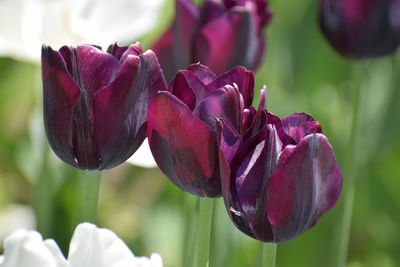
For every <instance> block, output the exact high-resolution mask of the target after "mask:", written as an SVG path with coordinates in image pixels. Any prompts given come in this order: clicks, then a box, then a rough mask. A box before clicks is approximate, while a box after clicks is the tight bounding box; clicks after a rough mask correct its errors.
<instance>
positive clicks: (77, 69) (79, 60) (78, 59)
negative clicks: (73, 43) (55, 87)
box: [60, 45, 120, 103]
mask: <svg viewBox="0 0 400 267" xmlns="http://www.w3.org/2000/svg"><path fill="white" fill-rule="evenodd" d="M60 53H61V55H62V56H63V57H64V60H65V62H66V64H67V68H68V71H69V73H70V74H71V76H72V77H73V79H74V80H75V82H76V83H77V85H78V86H79V88H80V89H81V90H82V92H83V95H82V97H84V98H86V99H87V101H90V100H91V97H92V96H93V95H94V94H95V93H96V92H97V91H98V90H100V89H101V88H103V87H105V86H107V85H109V84H110V83H111V81H113V80H114V79H115V77H116V75H117V73H118V71H119V68H120V64H119V61H118V60H117V59H116V58H115V57H114V56H113V55H111V54H109V53H107V52H103V51H101V50H100V49H98V48H97V47H94V46H90V45H79V46H77V47H68V46H63V47H61V49H60ZM89 103H90V102H89Z"/></svg>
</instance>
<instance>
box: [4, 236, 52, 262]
mask: <svg viewBox="0 0 400 267" xmlns="http://www.w3.org/2000/svg"><path fill="white" fill-rule="evenodd" d="M0 266H1V267H59V266H57V264H56V261H55V260H54V257H53V255H52V253H51V252H50V251H49V249H48V248H47V247H46V246H45V245H44V242H43V239H42V237H41V236H40V234H39V233H38V232H35V231H27V230H19V231H17V232H15V233H14V234H12V235H11V236H9V237H8V238H6V240H5V241H4V260H3V262H2V263H1V265H0Z"/></svg>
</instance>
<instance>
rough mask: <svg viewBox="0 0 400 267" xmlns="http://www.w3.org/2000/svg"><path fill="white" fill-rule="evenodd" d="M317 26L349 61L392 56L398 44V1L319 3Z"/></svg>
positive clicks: (328, 1)
mask: <svg viewBox="0 0 400 267" xmlns="http://www.w3.org/2000/svg"><path fill="white" fill-rule="evenodd" d="M319 20H320V26H321V29H322V31H323V33H324V34H325V36H326V38H327V39H328V40H329V42H330V43H331V45H332V46H333V47H334V48H335V49H336V50H337V51H338V52H339V53H341V54H342V55H344V56H346V57H349V58H358V59H361V58H371V57H378V56H385V55H388V54H390V53H393V52H394V51H395V50H396V49H397V47H398V46H399V45H400V0H320V7H319Z"/></svg>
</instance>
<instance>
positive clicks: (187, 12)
mask: <svg viewBox="0 0 400 267" xmlns="http://www.w3.org/2000/svg"><path fill="white" fill-rule="evenodd" d="M198 13H199V11H198V8H197V6H196V5H195V4H194V3H193V2H192V1H191V0H176V6H175V20H174V22H173V26H172V29H173V56H174V58H173V60H174V62H175V68H177V69H184V68H186V66H188V65H189V64H190V63H193V61H192V58H191V53H192V52H191V49H192V36H193V33H194V30H195V28H196V23H197V19H198Z"/></svg>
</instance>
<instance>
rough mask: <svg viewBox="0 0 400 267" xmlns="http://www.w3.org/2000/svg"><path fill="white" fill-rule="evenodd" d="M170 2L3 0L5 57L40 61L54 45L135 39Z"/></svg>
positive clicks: (0, 20)
mask: <svg viewBox="0 0 400 267" xmlns="http://www.w3.org/2000/svg"><path fill="white" fill-rule="evenodd" d="M163 3H164V0H114V1H112V2H110V1H108V0H0V55H4V56H11V57H14V58H17V59H21V60H29V61H35V62H39V59H40V51H41V49H40V48H41V45H42V44H43V43H46V44H49V45H51V46H52V47H60V46H62V45H65V44H68V45H76V44H79V43H90V44H97V45H100V46H103V47H104V48H106V47H107V46H108V45H110V44H111V43H114V42H116V41H117V42H119V43H126V42H131V41H133V40H135V39H136V38H138V37H139V36H141V35H143V34H144V33H147V32H148V31H149V30H151V28H152V27H153V26H154V25H155V23H156V22H157V19H158V14H159V12H160V10H161V7H162V5H163Z"/></svg>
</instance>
